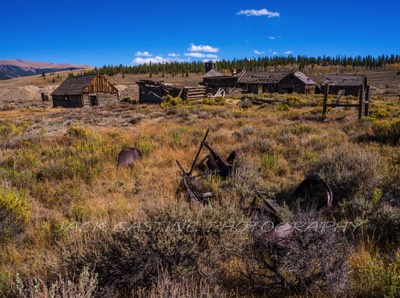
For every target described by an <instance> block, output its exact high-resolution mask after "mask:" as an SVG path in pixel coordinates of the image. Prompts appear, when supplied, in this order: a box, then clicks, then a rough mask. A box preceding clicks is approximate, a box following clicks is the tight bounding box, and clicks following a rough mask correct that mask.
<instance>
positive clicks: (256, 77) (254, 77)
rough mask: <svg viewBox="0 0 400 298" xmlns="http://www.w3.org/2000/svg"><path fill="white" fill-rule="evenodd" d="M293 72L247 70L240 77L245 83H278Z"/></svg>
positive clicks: (240, 80)
mask: <svg viewBox="0 0 400 298" xmlns="http://www.w3.org/2000/svg"><path fill="white" fill-rule="evenodd" d="M290 73H291V72H255V71H247V72H246V73H245V74H244V75H242V77H241V78H240V79H239V83H243V84H278V83H279V82H280V81H281V80H282V79H283V78H284V77H286V76H287V75H288V74H290Z"/></svg>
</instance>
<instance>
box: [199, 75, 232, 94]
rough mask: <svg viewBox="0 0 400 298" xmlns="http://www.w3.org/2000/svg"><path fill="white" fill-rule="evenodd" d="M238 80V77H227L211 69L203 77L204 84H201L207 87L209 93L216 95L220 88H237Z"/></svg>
mask: <svg viewBox="0 0 400 298" xmlns="http://www.w3.org/2000/svg"><path fill="white" fill-rule="evenodd" d="M238 78H239V76H238V75H233V76H227V75H224V74H223V73H221V72H219V71H218V70H215V69H211V70H210V71H208V72H207V73H206V74H205V75H204V76H203V82H201V83H200V84H201V85H203V86H205V87H206V89H207V91H208V92H211V93H215V92H217V91H218V89H219V88H223V89H227V88H235V87H237V82H238Z"/></svg>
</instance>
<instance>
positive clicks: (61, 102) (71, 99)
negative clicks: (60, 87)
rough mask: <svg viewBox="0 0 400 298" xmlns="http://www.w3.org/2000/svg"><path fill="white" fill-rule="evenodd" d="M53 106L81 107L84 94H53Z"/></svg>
mask: <svg viewBox="0 0 400 298" xmlns="http://www.w3.org/2000/svg"><path fill="white" fill-rule="evenodd" d="M53 107H54V108H56V107H63V108H81V107H83V98H82V95H66V96H64V95H53Z"/></svg>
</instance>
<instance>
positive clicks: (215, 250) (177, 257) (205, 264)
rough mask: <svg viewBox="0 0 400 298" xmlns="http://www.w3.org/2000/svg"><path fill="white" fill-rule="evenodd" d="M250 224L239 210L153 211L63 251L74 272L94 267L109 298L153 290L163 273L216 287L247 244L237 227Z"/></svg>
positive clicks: (173, 277) (95, 234)
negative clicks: (234, 257)
mask: <svg viewBox="0 0 400 298" xmlns="http://www.w3.org/2000/svg"><path fill="white" fill-rule="evenodd" d="M237 223H246V219H245V218H244V217H243V216H242V215H241V214H240V213H239V212H238V211H235V209H233V208H231V207H223V208H220V209H218V210H217V209H212V208H205V209H203V210H200V211H199V212H198V213H193V212H188V211H187V210H183V209H180V208H178V207H173V208H171V209H157V208H156V209H155V210H151V211H148V212H147V214H146V219H142V220H140V221H137V222H129V223H123V224H120V225H117V226H116V227H113V228H112V229H109V230H106V231H103V232H99V233H91V234H90V235H86V236H85V239H86V240H85V241H84V242H83V243H81V244H77V243H73V244H72V245H70V246H67V247H66V248H65V249H64V254H63V255H64V257H63V259H64V264H65V266H66V269H67V270H68V271H70V272H76V271H79V270H81V268H84V267H89V268H93V270H94V272H95V273H96V274H97V275H98V284H99V291H100V292H101V293H102V294H103V295H106V296H112V295H118V294H119V295H128V294H129V293H131V292H132V291H134V292H137V291H139V290H143V289H144V290H145V291H151V289H152V287H153V286H154V285H155V284H156V283H157V282H158V279H159V276H160V274H166V275H168V276H169V277H170V278H171V279H172V280H173V281H175V282H181V281H183V280H187V279H190V280H192V281H193V283H194V284H196V283H200V282H201V281H202V279H203V278H204V277H205V276H207V279H208V281H209V282H210V283H211V284H212V283H215V282H217V281H218V280H221V279H223V278H224V274H223V273H224V272H223V267H224V265H225V264H226V263H227V262H228V261H229V259H231V258H232V257H233V256H234V255H235V252H237V251H240V249H241V247H242V246H243V245H242V243H243V242H244V241H246V239H247V231H245V230H244V229H243V228H234V226H235V224H237Z"/></svg>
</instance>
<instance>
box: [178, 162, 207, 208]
mask: <svg viewBox="0 0 400 298" xmlns="http://www.w3.org/2000/svg"><path fill="white" fill-rule="evenodd" d="M176 163H177V164H178V167H179V168H180V170H181V175H182V183H183V185H184V186H185V189H186V191H187V193H188V197H189V199H190V200H195V201H198V202H200V203H201V204H203V205H208V204H209V203H210V199H211V198H213V197H214V193H213V192H211V191H208V190H207V189H206V187H205V185H204V184H203V182H202V180H203V178H204V177H203V176H198V177H193V176H191V174H189V173H187V172H186V171H185V170H184V169H183V167H182V165H181V164H180V163H179V161H176Z"/></svg>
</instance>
